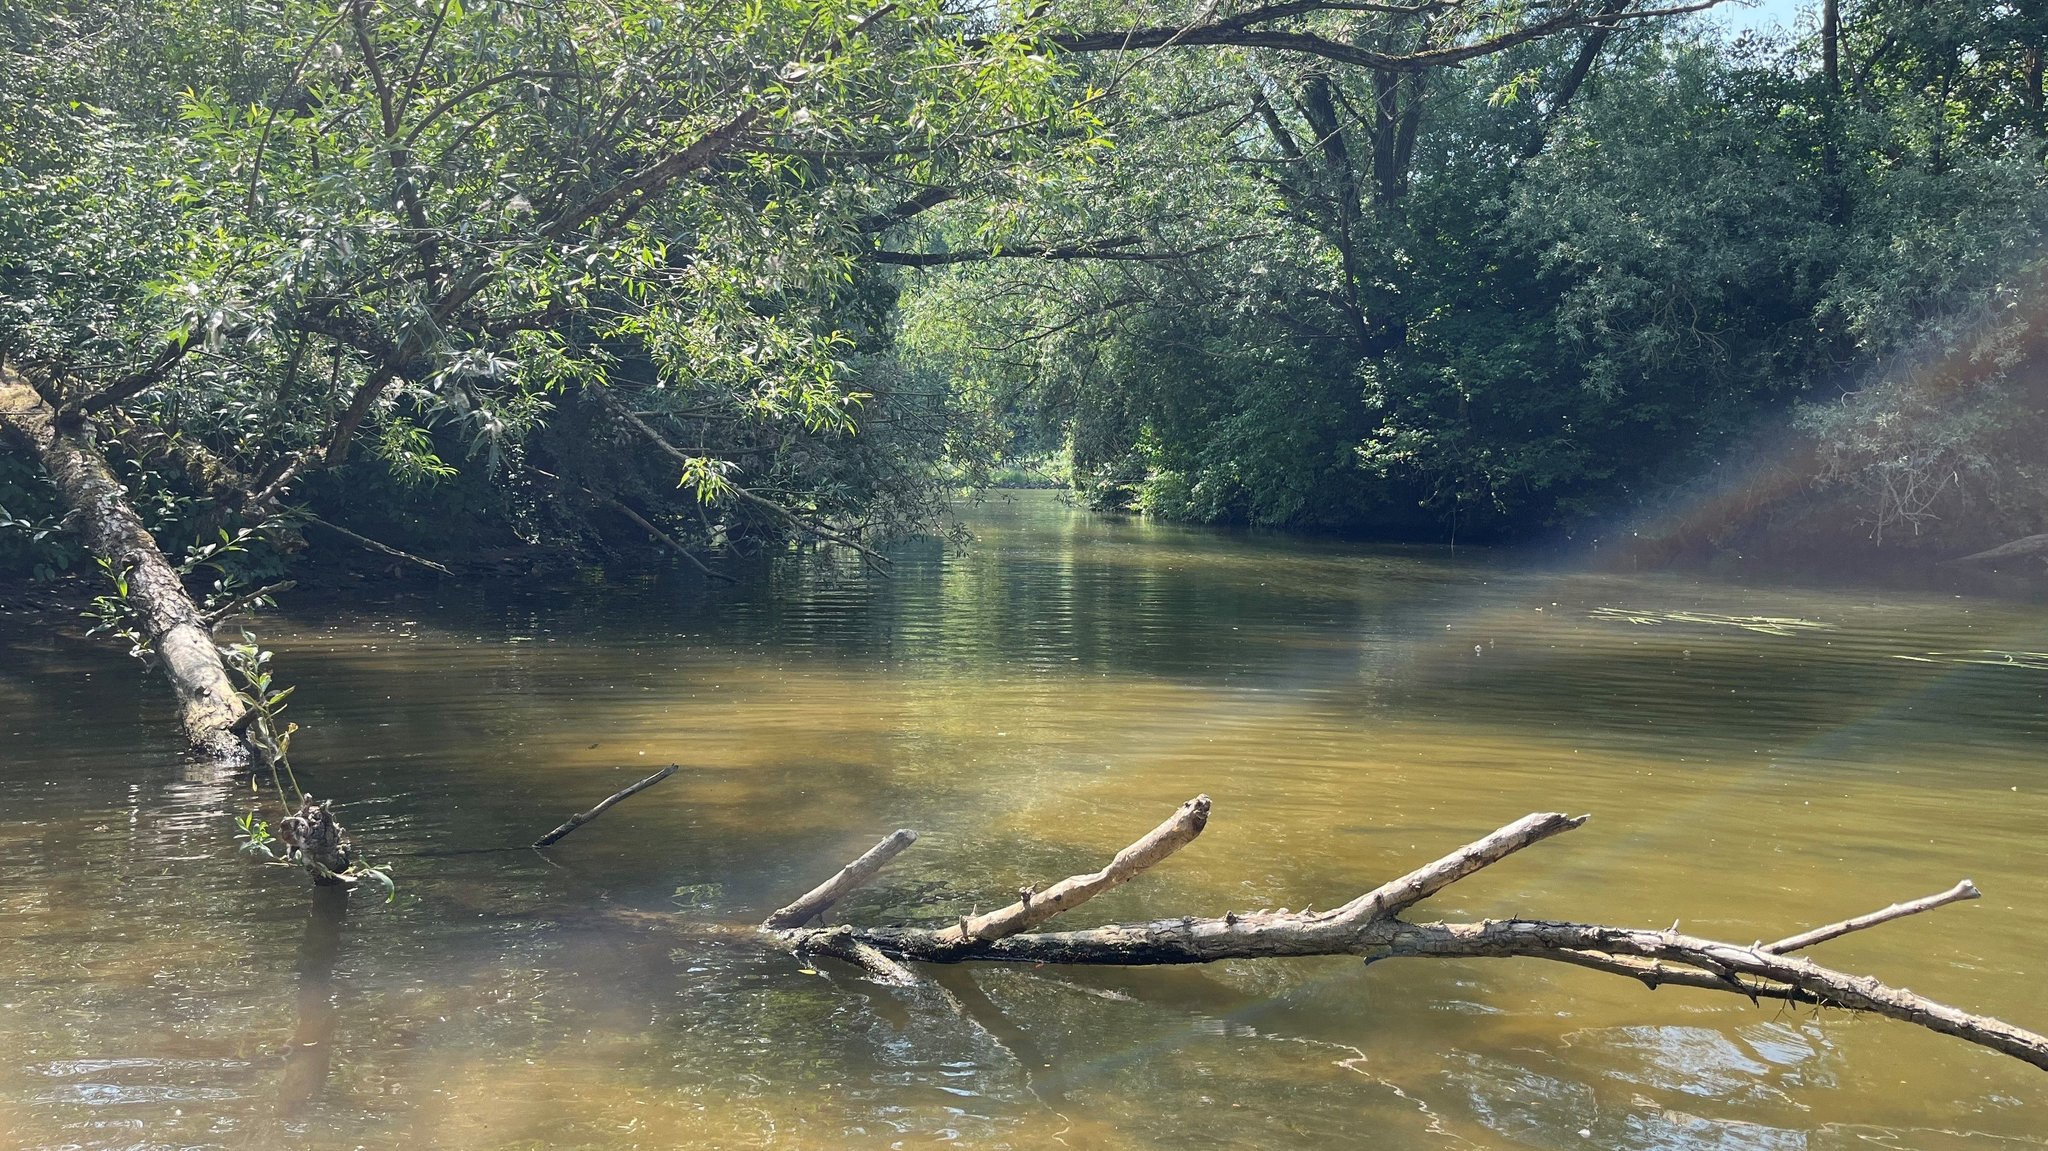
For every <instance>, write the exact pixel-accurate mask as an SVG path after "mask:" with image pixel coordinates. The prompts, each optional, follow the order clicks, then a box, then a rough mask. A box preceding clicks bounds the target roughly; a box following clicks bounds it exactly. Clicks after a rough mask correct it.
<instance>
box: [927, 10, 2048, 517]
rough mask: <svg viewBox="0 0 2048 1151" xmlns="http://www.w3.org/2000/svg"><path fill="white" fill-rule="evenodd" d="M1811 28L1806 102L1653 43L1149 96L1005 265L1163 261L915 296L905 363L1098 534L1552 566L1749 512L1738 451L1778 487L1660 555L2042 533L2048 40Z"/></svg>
mask: <svg viewBox="0 0 2048 1151" xmlns="http://www.w3.org/2000/svg"><path fill="white" fill-rule="evenodd" d="M1842 29H1843V33H1842V37H1841V43H1840V49H1841V57H1840V59H1841V63H1840V66H1839V78H1838V83H1839V88H1840V91H1839V92H1837V86H1838V84H1837V78H1836V77H1831V76H1830V75H1828V74H1827V73H1826V71H1825V67H1824V64H1823V59H1822V57H1823V44H1822V43H1821V41H1820V39H1819V37H1818V36H1817V35H1808V36H1806V37H1805V38H1804V39H1800V40H1797V41H1794V42H1789V43H1771V42H1758V41H1754V40H1745V41H1743V42H1739V43H1729V42H1728V41H1727V40H1726V39H1725V37H1724V36H1722V35H1721V34H1720V33H1718V32H1717V31H1716V30H1715V29H1714V28H1713V27H1712V26H1711V25H1674V24H1670V23H1660V24H1654V25H1637V26H1624V27H1622V28H1619V29H1617V30H1616V31H1615V32H1614V33H1613V34H1612V35H1608V36H1600V35H1599V34H1598V33H1592V32H1581V33H1576V34H1574V35H1571V36H1560V37H1552V38H1548V39H1544V40H1540V41H1536V42H1533V43H1530V44H1526V45H1523V46H1521V47H1518V48H1516V49H1515V50H1513V51H1511V52H1509V53H1506V54H1503V55H1499V56H1495V57H1492V58H1490V59H1487V60H1485V61H1482V62H1480V63H1477V64H1474V65H1472V66H1469V67H1467V68H1464V69H1460V70H1456V71H1435V72H1430V73H1428V74H1426V75H1424V76H1422V77H1420V78H1417V77H1413V76H1409V75H1402V74H1389V73H1380V72H1375V71H1373V70H1371V69H1342V68H1332V67H1329V66H1328V65H1327V64H1326V63H1324V62H1318V61H1304V60H1302V59H1300V58H1296V57H1286V56H1264V55H1256V54H1242V55H1232V56H1227V57H1221V58H1219V57H1206V58H1202V59H1199V60H1197V59H1192V58H1188V57H1175V58H1172V59H1161V60H1156V61H1152V62H1150V63H1148V65H1147V66H1146V69H1145V72H1144V75H1143V77H1142V80H1139V79H1133V80H1132V81H1130V82H1127V83H1126V85H1125V86H1124V87H1123V88H1122V89H1121V90H1120V92H1119V101H1118V104H1117V106H1116V107H1115V109H1114V110H1111V111H1107V112H1105V117H1106V118H1107V119H1108V120H1109V121H1110V122H1111V123H1112V124H1115V125H1117V126H1118V135H1117V140H1116V143H1117V148H1116V151H1115V154H1114V155H1113V156H1112V157H1110V158H1109V159H1107V160H1105V161H1102V162H1100V163H1098V164H1096V165H1094V166H1093V167H1092V168H1091V170H1090V173H1089V175H1088V177H1087V179H1088V180H1089V181H1092V182H1093V183H1094V184H1095V186H1096V189H1097V191H1096V194H1095V196H1094V197H1093V198H1094V199H1095V200H1098V201H1107V202H1108V203H1110V204H1112V205H1113V208H1110V209H1104V208H1102V207H1101V206H1100V204H1096V205H1094V206H1093V210H1092V211H1086V210H1076V209H1075V208H1074V204H1075V202H1076V201H1079V200H1082V199H1084V198H1085V197H1084V196H1083V195H1082V194H1081V193H1077V192H1075V191H1073V190H1070V189H1068V188H1064V187H1061V188H1055V189H1054V190H1053V192H1052V194H1051V196H1050V197H1048V202H1047V207H1048V208H1050V209H1054V210H1053V211H1047V212H1045V213H1044V215H1043V216H1042V217H1041V219H1043V220H1044V225H1043V227H1044V231H1043V232H1041V233H1039V234H1037V235H1036V236H1034V239H1035V240H1036V241H1037V243H1038V246H1039V247H1042V248H1057V247H1060V246H1067V247H1074V246H1078V245H1079V244H1080V243H1081V241H1079V240H1077V239H1075V238H1074V237H1075V236H1076V235H1077V234H1078V235H1094V236H1112V235H1126V234H1128V235H1137V236H1142V237H1143V242H1142V247H1144V248H1145V249H1147V250H1149V251H1152V252H1155V253H1160V254H1166V253H1180V254H1182V255H1181V258H1176V259H1161V260H1158V261H1148V262H1138V261H1131V262H1122V263H1114V264H1104V263H1102V262H1100V261H1086V260H1055V259H1038V260H1017V261H1009V262H1005V263H1004V264H1003V266H996V265H995V263H994V262H991V263H988V264H981V265H974V266H963V267H959V268H954V269H950V270H947V271H945V272H943V273H927V274H926V275H925V277H924V279H923V280H922V281H921V282H920V283H919V285H918V287H917V290H916V292H915V293H913V294H912V295H911V296H910V297H909V307H910V309H911V312H912V321H911V325H910V331H911V332H912V333H913V335H914V336H915V337H916V346H917V347H918V348H919V349H920V351H921V352H922V353H923V354H926V355H929V356H932V357H933V358H935V359H937V360H938V361H940V362H943V363H946V364H948V365H949V366H951V367H953V368H954V369H955V370H957V371H959V372H961V373H963V374H965V375H968V376H971V377H973V378H975V379H976V380H978V381H979V382H980V384H981V386H982V387H984V388H985V389H987V390H988V391H989V392H991V393H993V394H995V395H998V396H1001V397H1003V399H1002V403H1003V404H1005V405H1007V407H1008V408H1010V409H1011V410H1012V411H1013V412H1015V413H1016V414H1017V415H1018V416H1019V417H1020V419H1019V422H1018V424H1017V430H1018V431H1019V433H1020V434H1021V435H1022V436H1023V442H1024V443H1026V444H1027V445H1029V446H1039V447H1043V446H1046V445H1051V444H1059V445H1062V446H1063V447H1064V449H1065V451H1066V452H1067V455H1068V458H1069V460H1070V461H1071V465H1072V468H1073V472H1074V478H1075V482H1076V485H1077V486H1078V487H1080V488H1082V489H1083V490H1084V491H1087V492H1088V493H1089V494H1090V495H1091V496H1092V497H1093V498H1095V499H1097V500H1098V501H1100V502H1103V503H1109V504H1115V503H1127V504H1134V505H1136V506H1140V507H1143V508H1146V509H1148V510H1152V511H1156V512H1162V513H1165V514H1169V515H1174V516H1180V517H1187V518H1193V519H1200V520H1220V521H1237V522H1254V523H1270V524H1279V525H1299V526H1328V527H1341V528H1349V529H1356V530H1367V531H1372V532H1375V533H1379V534H1386V533H1397V534H1422V535H1428V536H1432V537H1437V538H1442V537H1443V536H1444V535H1446V534H1449V535H1467V534H1485V535H1527V534H1530V533H1534V532H1545V531H1551V530H1559V529H1562V530H1566V531H1577V530H1582V529H1585V528H1588V527H1589V526H1590V527H1597V525H1599V524H1601V523H1603V522H1611V520H1612V518H1614V517H1618V516H1627V515H1630V514H1648V513H1649V510H1650V509H1652V508H1654V507H1660V506H1668V504H1669V502H1670V500H1669V495H1668V493H1670V492H1672V491H1673V490H1674V489H1678V488H1680V487H1683V486H1685V485H1693V489H1692V490H1695V492H1697V490H1698V485H1699V484H1700V482H1701V481H1700V477H1702V476H1711V475H1712V474H1713V473H1714V470H1715V468H1716V467H1717V465H1721V464H1724V463H1729V462H1731V461H1734V460H1737V459H1742V460H1745V461H1746V462H1747V463H1748V464H1749V465H1751V466H1746V467H1745V468H1744V469H1743V472H1744V478H1743V480H1742V481H1741V482H1743V483H1754V482H1755V478H1756V477H1755V466H1754V465H1755V464H1756V460H1755V459H1754V455H1755V452H1754V450H1753V449H1747V448H1744V447H1742V445H1745V444H1748V443H1751V442H1753V441H1754V440H1756V439H1757V438H1758V437H1759V436H1760V435H1765V436H1766V438H1768V439H1769V440H1770V442H1771V444H1772V445H1773V448H1774V450H1775V451H1776V452H1777V453H1779V455H1780V456H1782V457H1783V458H1780V459H1776V460H1772V461H1767V462H1768V464H1769V466H1770V467H1771V468H1776V469H1779V470H1783V469H1786V468H1790V469H1792V470H1793V471H1794V472H1795V473H1797V474H1796V475H1793V476H1792V477H1790V481H1789V482H1787V481H1785V480H1784V479H1783V478H1782V477H1781V482H1779V483H1777V484H1776V485H1775V487H1774V490H1773V493H1772V496H1771V498H1770V499H1769V500H1766V501H1764V504H1765V505H1767V506H1758V505H1757V504H1756V502H1755V501H1744V500H1737V501H1735V502H1736V504H1737V505H1739V506H1740V510H1741V513H1742V514H1741V515H1740V516H1737V517H1735V519H1732V520H1731V519H1727V518H1725V517H1724V518H1723V519H1722V520H1720V521H1718V522H1714V523H1711V524H1706V525H1698V524H1695V525H1692V526H1693V527H1695V528H1702V527H1703V528H1704V530H1706V531H1708V532H1709V533H1710V534H1716V535H1720V536H1728V535H1730V534H1731V533H1737V532H1745V531H1746V532H1749V533H1752V534H1754V533H1755V532H1757V531H1759V530H1761V527H1760V525H1762V523H1763V520H1762V519H1760V518H1759V517H1760V516H1761V515H1762V514H1763V513H1765V512H1768V513H1769V514H1770V515H1772V516H1775V517H1778V520H1779V522H1780V523H1781V524H1782V522H1783V519H1784V517H1785V516H1788V515H1798V516H1801V517H1803V521H1802V527H1801V529H1800V531H1801V534H1802V535H1803V534H1805V533H1807V532H1809V531H1810V530H1811V529H1813V528H1815V527H1820V528H1821V529H1823V533H1824V534H1827V535H1829V536H1830V537H1831V538H1840V537H1848V538H1855V539H1878V538H1881V539H1883V540H1885V541H1886V542H1890V541H1894V540H1898V539H1901V538H1902V537H1904V538H1910V537H1912V536H1914V535H1915V534H1916V533H1928V534H1929V535H1930V537H1931V538H1937V539H1939V540H1941V542H1943V543H1945V544H1951V545H1952V544H1955V543H1959V542H1966V541H1975V540H1994V539H1996V538H2000V537H2002V536H2005V535H2016V534H2022V533H2024V532H2027V531H2039V530H2041V529H2042V527H2043V526H2044V516H2048V487H2044V486H2043V485H2044V483H2048V472H2044V471H2043V469H2042V468H2041V466H2040V465H2041V464H2042V462H2043V461H2042V460H2041V456H2040V448H2039V445H2040V444H2041V443H2043V442H2048V440H2044V435H2043V433H2044V431H2048V428H2044V426H2043V424H2042V418H2041V413H2042V410H2043V408H2042V404H2041V402H2040V401H2041V398H2042V397H2041V394H2040V391H2039V389H2038V388H2037V387H2035V386H2034V385H2033V384H2032V382H2031V381H2032V380H2034V379H2035V378H2036V377H2037V376H2038V368H2036V367H2034V366H2033V361H2032V355H2031V348H2030V347H2029V346H2028V345H2029V343H2030V341H2031V340H2033V339H2034V338H2035V333H2036V330H2037V329H2038V327H2039V324H2040V315H2039V305H2038V303H2035V302H2033V301H2034V300H2035V299H2037V298H2038V295H2037V293H2036V292H2035V291H2034V288H2033V284H2034V279H2035V276H2036V274H2037V273H2036V271H2035V268H2036V260H2037V257H2038V250H2037V249H2038V243H2039V240H2038V237H2039V236H2041V235H2042V225H2043V223H2044V222H2048V219H2044V215H2043V213H2044V212H2048V191H2044V184H2043V175H2044V172H2043V164H2042V159H2043V152H2044V148H2048V136H2044V132H2043V129H2044V120H2043V114H2042V79H2041V57H2042V52H2043V45H2044V43H2048V18H2044V17H2042V16H2040V15H2038V14H2034V15H2029V14H2027V13H2025V12H2023V11H2022V10H2021V9H2020V8H2019V7H2016V6H2004V5H1982V4H1971V3H1962V2H1950V3H1944V4H1937V5H1917V4H1916V5H1897V4H1885V3H1860V4H1859V3H1850V4H1846V5H1845V6H1844V10H1843V14H1842ZM1391 34H1392V35H1406V36H1410V37H1417V38H1422V37H1426V36H1428V35H1429V34H1430V32H1429V30H1428V28H1427V25H1426V22H1425V21H1422V20H1420V19H1417V20H1414V21H1411V22H1408V23H1406V24H1403V25H1402V26H1401V27H1400V28H1399V29H1397V30H1396V31H1395V32H1394V33H1391ZM1596 37H1597V40H1596ZM1589 60H1590V61H1591V66H1590V67H1587V62H1588V61H1589ZM1581 78H1583V82H1582V83H1581V82H1580V80H1581ZM1105 193H1106V194H1105ZM1026 211H1028V209H1027V210H1026ZM1937 377H1938V378H1937ZM1788 427H1789V428H1796V429H1799V430H1801V432H1802V433H1803V434H1802V435H1801V436H1799V437H1797V438H1796V439H1788V438H1787V437H1785V436H1783V435H1776V436H1771V435H1767V433H1772V432H1776V431H1781V430H1783V429H1786V428H1788ZM1731 470H1732V469H1731Z"/></svg>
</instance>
